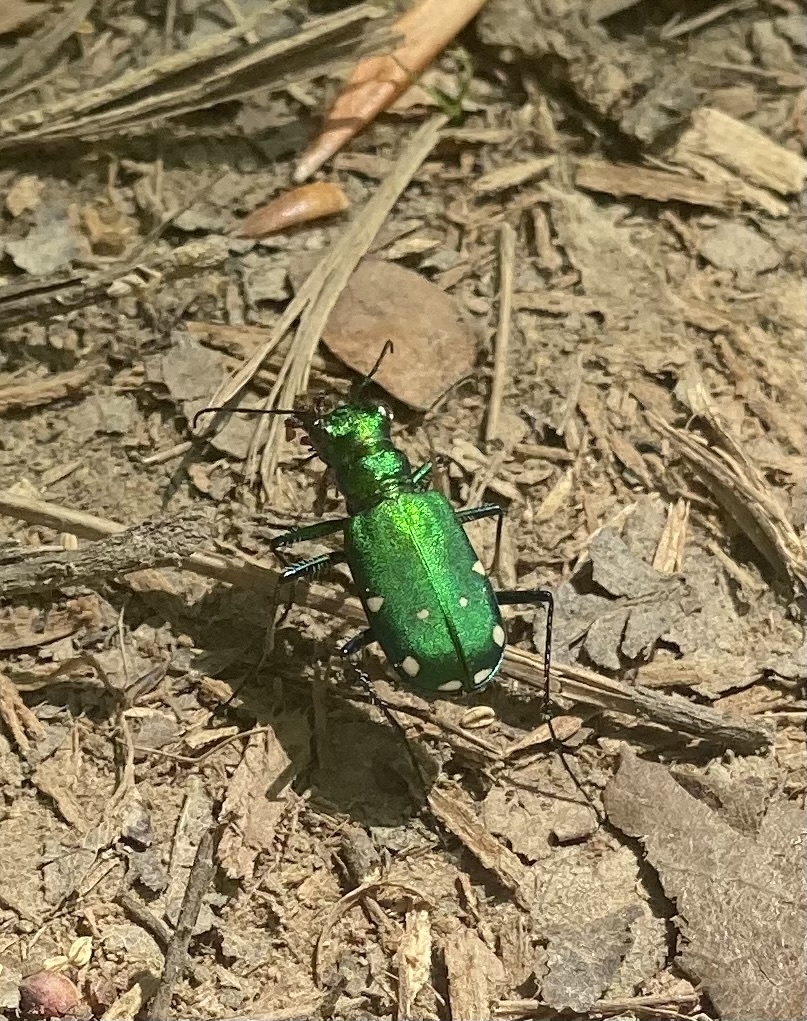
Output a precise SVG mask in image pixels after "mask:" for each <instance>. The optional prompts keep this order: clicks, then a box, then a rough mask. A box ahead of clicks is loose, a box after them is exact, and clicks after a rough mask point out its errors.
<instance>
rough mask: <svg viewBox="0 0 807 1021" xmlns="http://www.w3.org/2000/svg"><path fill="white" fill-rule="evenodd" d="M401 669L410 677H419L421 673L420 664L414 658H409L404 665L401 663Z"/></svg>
mask: <svg viewBox="0 0 807 1021" xmlns="http://www.w3.org/2000/svg"><path fill="white" fill-rule="evenodd" d="M401 669H402V670H403V672H404V673H405V674H408V676H409V677H417V675H418V673H419V672H420V663H418V661H417V660H416V659H415V657H414V656H407V657H406V659H405V660H404V661H403V663H401Z"/></svg>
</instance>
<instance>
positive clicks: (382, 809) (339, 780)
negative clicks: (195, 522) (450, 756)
mask: <svg viewBox="0 0 807 1021" xmlns="http://www.w3.org/2000/svg"><path fill="white" fill-rule="evenodd" d="M272 611H273V603H272V601H271V599H270V598H269V597H264V596H260V595H257V594H256V593H254V592H245V591H242V590H238V589H227V588H223V587H221V586H219V587H216V588H215V589H213V590H212V591H211V592H210V593H208V594H206V595H205V596H203V597H202V599H201V600H200V601H199V602H198V603H197V604H196V605H195V606H194V607H193V608H192V615H191V616H190V617H188V616H185V617H184V619H182V620H181V622H180V621H179V620H178V619H177V617H176V614H175V613H172V614H171V617H170V620H171V623H172V625H173V626H174V627H177V626H178V625H180V623H181V626H182V628H183V629H184V631H185V633H186V634H187V635H188V636H189V637H190V639H191V640H192V643H193V646H194V647H195V648H196V649H198V650H200V651H199V653H198V654H197V655H196V656H195V657H194V658H193V661H192V668H193V670H194V671H198V672H199V673H200V674H202V675H203V676H209V677H214V678H218V679H221V680H224V681H226V683H228V684H229V685H230V686H231V687H232V688H233V692H234V693H233V695H232V696H231V697H230V699H228V700H227V702H224V703H221V704H220V705H219V706H218V707H217V709H216V717H217V719H218V721H219V722H220V723H221V724H238V725H239V726H240V727H242V728H243V729H249V728H250V727H251V726H258V727H261V726H271V728H272V730H273V731H274V733H275V735H276V737H277V739H278V741H279V743H280V744H281V746H282V747H283V749H284V751H285V752H286V753H287V755H288V756H289V758H290V759H291V760H292V766H291V772H293V773H294V774H295V780H294V782H293V785H292V786H293V787H294V789H295V790H297V791H298V793H300V794H302V793H307V794H308V797H309V803H310V804H312V806H315V807H320V808H321V809H322V810H323V811H325V812H328V813H340V814H345V815H348V816H349V817H350V818H351V819H353V820H354V821H356V822H358V823H361V824H363V825H366V826H398V825H403V824H404V823H406V822H407V821H409V820H411V819H412V817H413V816H417V815H418V814H419V812H420V811H421V809H422V806H423V803H424V801H425V796H426V791H427V789H428V787H430V786H431V784H432V783H433V782H434V779H435V776H436V770H434V769H433V767H432V764H431V760H430V758H428V756H426V754H425V753H423V752H422V750H421V749H419V748H416V747H415V748H412V751H411V752H410V746H409V745H408V744H407V742H406V739H405V737H404V735H403V734H402V733H401V732H400V731H399V730H397V729H396V728H395V727H393V726H392V725H391V724H390V723H389V722H388V721H387V720H385V719H384V718H383V715H382V714H381V713H380V712H379V710H378V708H377V707H375V706H371V705H369V704H363V702H364V692H363V691H362V689H361V688H360V687H358V686H356V685H354V684H353V683H352V682H351V678H350V671H349V670H345V669H344V662H343V661H342V660H341V658H340V657H339V655H338V650H339V647H340V646H341V644H343V642H344V640H345V639H346V638H347V637H349V635H350V634H352V633H353V632H354V631H355V625H353V626H351V625H349V624H343V625H342V630H340V629H339V626H338V625H337V626H334V628H333V631H332V633H331V634H326V635H325V637H324V638H322V639H320V640H317V639H316V638H314V637H310V636H309V632H313V633H314V634H316V633H320V634H322V633H323V632H324V631H325V628H326V627H327V624H326V623H325V621H324V620H323V619H322V618H317V619H316V620H313V616H312V615H310V614H309V613H308V612H307V611H306V610H305V607H301V606H295V607H294V608H293V610H292V613H293V614H294V616H293V617H291V618H290V619H289V622H287V623H285V624H283V625H282V626H280V627H278V628H277V629H276V631H275V633H274V641H273V644H272V647H271V649H267V648H266V647H265V642H264V639H265V638H266V636H267V635H268V633H269V628H268V622H269V620H270V619H271V614H272ZM185 613H186V614H187V608H186V610H185ZM295 619H299V623H300V625H302V626H295V623H294V621H295ZM152 623H154V622H153V621H152ZM328 673H330V674H331V677H332V678H333V680H328V681H325V682H324V679H325V676H326V674H328ZM323 682H324V683H323ZM340 690H341V691H343V692H345V694H350V695H351V696H356V697H355V698H354V697H350V698H345V697H341V695H340ZM301 721H302V722H301ZM245 723H246V726H245ZM210 725H214V723H213V721H211V724H210ZM301 731H302V732H303V736H302V738H301ZM413 754H414V755H416V756H417V771H416V767H415V763H414V762H413V761H412V756H413Z"/></svg>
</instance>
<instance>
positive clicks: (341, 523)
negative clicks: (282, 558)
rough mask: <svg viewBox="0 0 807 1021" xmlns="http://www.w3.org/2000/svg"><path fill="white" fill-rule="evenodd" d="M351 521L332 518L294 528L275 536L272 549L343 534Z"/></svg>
mask: <svg viewBox="0 0 807 1021" xmlns="http://www.w3.org/2000/svg"><path fill="white" fill-rule="evenodd" d="M349 520H350V518H331V519H330V520H328V521H315V522H314V523H313V524H312V525H303V526H302V528H293V529H292V530H291V531H290V532H285V533H284V534H283V535H278V536H275V538H274V539H272V542H271V546H272V549H280V548H281V547H282V546H293V545H295V543H298V542H310V541H311V540H312V539H322V538H324V537H325V536H326V535H335V534H336V532H343V531H344V529H345V525H346V524H347V523H348V521H349Z"/></svg>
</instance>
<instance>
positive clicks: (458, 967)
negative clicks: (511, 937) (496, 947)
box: [443, 926, 504, 1021]
mask: <svg viewBox="0 0 807 1021" xmlns="http://www.w3.org/2000/svg"><path fill="white" fill-rule="evenodd" d="M443 956H444V958H445V964H446V973H447V978H448V997H449V1002H450V1004H451V1017H452V1018H456V1019H457V1021H460V1019H465V1018H468V1019H471V1018H488V1017H490V1004H491V1000H492V998H493V996H494V995H495V987H496V986H497V985H498V984H499V983H500V982H502V981H503V979H504V966H503V965H502V962H501V961H500V960H499V959H498V957H496V955H495V954H494V953H493V951H492V950H491V949H490V948H489V947H488V946H487V945H486V944H485V943H483V942H482V940H481V939H480V938H479V936H477V934H476V933H475V932H473V931H472V930H471V929H468V928H466V927H465V926H458V927H457V928H456V929H455V930H454V931H453V932H452V933H451V934H450V936H447V937H446V938H445V939H444V941H443ZM491 986H493V989H491Z"/></svg>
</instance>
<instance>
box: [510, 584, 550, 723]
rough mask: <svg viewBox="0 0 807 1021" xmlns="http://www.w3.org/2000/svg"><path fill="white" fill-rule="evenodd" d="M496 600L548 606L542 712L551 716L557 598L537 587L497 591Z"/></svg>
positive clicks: (546, 590) (518, 604)
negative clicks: (551, 668) (553, 618)
mask: <svg viewBox="0 0 807 1021" xmlns="http://www.w3.org/2000/svg"><path fill="white" fill-rule="evenodd" d="M496 602H497V603H498V604H499V606H525V605H532V606H534V605H535V604H537V603H541V604H543V605H544V606H545V607H546V638H545V640H544V704H543V707H542V710H541V711H542V712H543V714H544V715H545V716H547V717H548V716H549V664H550V659H551V655H552V617H553V615H554V612H555V600H554V597H553V596H552V593H551V592H550V591H549V589H545V588H535V589H525V590H524V591H523V592H519V591H517V590H515V589H510V590H508V591H506V592H497V593H496Z"/></svg>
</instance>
